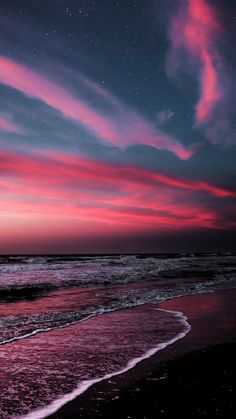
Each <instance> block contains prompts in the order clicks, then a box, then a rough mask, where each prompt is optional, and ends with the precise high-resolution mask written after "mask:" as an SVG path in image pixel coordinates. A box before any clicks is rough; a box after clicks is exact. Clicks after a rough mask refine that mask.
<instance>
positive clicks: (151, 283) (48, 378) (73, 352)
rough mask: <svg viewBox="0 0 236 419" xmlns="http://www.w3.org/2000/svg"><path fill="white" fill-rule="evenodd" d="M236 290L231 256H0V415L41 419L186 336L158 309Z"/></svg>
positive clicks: (184, 328)
mask: <svg viewBox="0 0 236 419" xmlns="http://www.w3.org/2000/svg"><path fill="white" fill-rule="evenodd" d="M234 287H236V254H233V253H224V254H190V253H182V254H155V255H154V254H150V255H138V254H137V255H63V256H62V255H55V256H52V255H50V256H49V255H48V256H45V255H41V256H0V358H1V362H0V390H1V400H0V418H4V419H7V418H28V419H29V418H34V419H39V418H44V417H47V416H48V415H49V414H51V413H53V412H55V411H57V410H58V409H59V408H60V407H61V406H62V405H63V404H65V403H66V402H68V401H69V400H72V399H73V398H75V397H76V396H78V395H79V394H81V393H82V392H84V391H86V389H87V388H88V387H89V386H91V385H92V384H93V383H96V382H98V381H101V380H102V379H104V378H111V377H112V376H114V375H117V374H119V373H120V372H122V371H127V370H128V369H130V368H132V367H134V366H135V365H136V364H137V363H138V362H140V361H141V360H143V359H145V358H148V357H150V356H151V355H153V354H155V353H156V352H158V351H159V350H164V349H165V347H167V346H169V345H171V344H172V343H174V342H175V341H176V340H178V339H182V338H183V337H184V336H185V335H186V334H187V333H188V332H189V331H190V329H191V325H190V324H189V323H188V319H187V318H186V316H185V315H184V313H182V312H179V311H178V312H177V311H170V310H160V309H159V308H158V303H160V302H162V301H165V300H168V299H171V298H174V297H179V296H184V295H191V294H198V293H206V292H214V291H216V290H221V289H227V288H234Z"/></svg>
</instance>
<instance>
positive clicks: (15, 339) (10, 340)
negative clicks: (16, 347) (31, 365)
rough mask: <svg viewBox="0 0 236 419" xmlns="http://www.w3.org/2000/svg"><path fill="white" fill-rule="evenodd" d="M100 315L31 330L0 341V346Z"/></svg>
mask: <svg viewBox="0 0 236 419" xmlns="http://www.w3.org/2000/svg"><path fill="white" fill-rule="evenodd" d="M100 314H103V312H101V313H100V312H99V313H94V314H90V315H89V316H87V317H84V318H83V319H80V320H74V321H73V322H69V323H65V324H62V325H60V326H56V327H45V328H40V329H36V330H33V331H32V332H30V333H26V334H25V335H21V336H15V337H14V338H11V339H6V340H2V341H0V345H6V344H7V343H11V342H15V341H17V340H21V339H27V338H30V337H32V336H34V335H37V334H38V333H44V332H50V331H51V330H56V329H65V327H68V326H72V325H73V324H76V323H83V322H84V321H85V320H88V319H90V318H91V317H95V316H99V315H100Z"/></svg>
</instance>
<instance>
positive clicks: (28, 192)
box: [0, 150, 236, 236]
mask: <svg viewBox="0 0 236 419" xmlns="http://www.w3.org/2000/svg"><path fill="white" fill-rule="evenodd" d="M52 173H53V176H52ZM0 174H1V178H0V192H1V193H0V196H1V198H0V214H1V217H0V220H1V221H0V228H1V231H2V228H3V229H4V225H3V226H2V223H3V224H4V222H5V221H4V220H8V221H7V223H8V225H14V224H15V223H16V224H17V225H21V221H20V220H22V223H23V221H24V220H27V223H28V225H29V226H30V227H29V228H30V229H31V230H32V235H33V231H34V230H35V229H36V230H37V228H38V227H37V226H38V225H40V226H41V225H42V226H43V225H44V222H45V223H46V224H45V225H50V223H53V225H55V228H56V230H57V229H59V230H60V229H61V225H67V224H68V223H70V224H71V223H74V231H75V230H76V228H81V225H82V226H83V228H84V229H85V231H90V230H91V228H92V226H94V229H95V230H96V229H97V228H100V227H99V226H101V225H103V226H104V228H106V229H107V228H111V226H112V228H114V229H116V230H117V231H118V232H119V233H122V232H127V229H128V230H129V231H132V232H134V231H139V232H140V231H142V229H143V230H144V231H145V232H147V231H150V232H151V231H155V230H157V231H158V230H163V229H176V230H180V231H181V230H183V229H188V228H210V229H214V228H218V229H219V228H230V227H232V221H230V220H227V219H224V215H223V214H222V210H221V209H220V208H221V206H220V202H221V200H222V199H226V198H231V199H232V198H235V197H236V193H235V192H234V191H230V190H227V189H224V188H220V187H217V186H214V185H211V184H209V183H207V182H202V181H190V180H185V179H180V178H175V177H173V176H167V175H166V174H163V173H158V172H155V171H152V170H147V169H142V168H138V167H135V166H128V165H119V164H110V163H104V162H97V161H92V160H89V159H82V158H80V157H75V156H72V155H63V154H58V153H47V154H46V153H44V155H42V154H41V155H40V153H38V154H37V156H36V155H23V154H18V153H14V152H9V151H5V150H0ZM203 194H204V195H209V196H213V197H214V207H213V206H212V205H210V206H209V207H208V204H206V203H203V202H204V201H203V200H202V196H203ZM198 198H199V199H198ZM9 219H11V220H12V224H11V222H10V221H9ZM23 224H24V223H23ZM23 224H22V225H23ZM86 229H87V230H86ZM72 230H73V229H72ZM93 233H94V231H93ZM65 234H66V227H65ZM91 234H92V233H91ZM52 236H53V234H52Z"/></svg>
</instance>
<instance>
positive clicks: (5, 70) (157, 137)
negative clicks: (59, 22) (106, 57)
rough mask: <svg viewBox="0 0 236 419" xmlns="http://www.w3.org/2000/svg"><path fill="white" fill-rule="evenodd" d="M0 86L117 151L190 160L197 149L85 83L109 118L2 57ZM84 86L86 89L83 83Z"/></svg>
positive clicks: (64, 90)
mask: <svg viewBox="0 0 236 419" xmlns="http://www.w3.org/2000/svg"><path fill="white" fill-rule="evenodd" d="M0 83H2V84H4V85H6V86H9V87H11V88H13V89H16V90H18V91H20V92H22V93H23V94H24V95H25V96H28V97H31V98H35V99H38V100H40V101H42V102H44V103H45V104H47V105H48V106H50V107H52V108H54V109H56V110H57V111H59V112H60V113H61V114H62V115H63V116H64V117H66V118H69V119H70V120H73V121H75V122H76V123H79V124H80V125H82V126H83V127H84V128H86V129H87V130H88V131H89V132H90V133H93V134H94V135H95V136H96V137H97V138H98V139H100V140H102V141H105V142H106V143H108V144H112V145H114V146H116V147H121V148H122V147H126V146H128V145H131V144H145V145H149V146H152V147H155V148H157V149H160V150H162V149H164V150H168V151H170V152H172V153H174V154H175V155H176V156H178V157H179V158H180V159H183V160H186V159H188V158H190V157H191V156H192V155H193V154H194V153H195V152H196V150H197V147H196V145H192V146H190V147H189V148H187V147H185V146H183V145H182V144H181V142H180V141H178V140H177V139H175V138H174V137H173V136H171V135H167V134H164V133H163V132H162V131H160V130H159V129H157V128H156V127H155V126H154V125H153V124H152V123H151V122H149V121H147V120H146V119H145V118H143V117H142V116H141V115H140V114H139V113H138V112H137V111H135V110H134V109H131V108H129V107H128V106H126V105H124V104H123V103H122V102H121V101H119V100H118V99H117V98H115V97H114V96H113V95H112V94H110V93H109V92H107V91H105V89H102V88H100V87H99V86H96V85H95V83H92V82H89V81H88V80H87V86H88V87H89V88H90V89H93V90H94V91H96V94H98V95H99V96H100V97H102V98H104V99H105V100H106V101H107V103H108V105H111V106H112V107H113V112H112V114H111V115H110V114H109V115H107V114H106V113H105V112H104V111H101V110H99V111H98V110H96V109H95V108H94V107H93V106H91V105H90V104H88V103H87V102H86V101H85V100H83V99H82V98H80V97H79V96H78V97H77V96H75V95H73V94H72V93H70V92H69V91H68V90H66V89H65V88H63V87H61V86H58V85H57V84H55V83H53V82H52V81H50V80H49V79H47V78H46V77H44V76H42V75H40V74H38V73H37V72H35V71H34V70H32V69H30V68H28V67H26V66H24V65H22V64H19V63H17V62H15V61H13V60H10V59H8V58H5V57H3V56H0ZM88 83H89V85H88ZM84 84H85V85H86V83H85V80H84ZM78 95H79V92H78Z"/></svg>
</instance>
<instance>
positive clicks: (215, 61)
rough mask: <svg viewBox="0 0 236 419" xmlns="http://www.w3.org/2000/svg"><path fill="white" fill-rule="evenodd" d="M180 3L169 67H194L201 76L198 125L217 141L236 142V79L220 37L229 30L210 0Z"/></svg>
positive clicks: (172, 28) (174, 18)
mask: <svg viewBox="0 0 236 419" xmlns="http://www.w3.org/2000/svg"><path fill="white" fill-rule="evenodd" d="M177 4H179V7H178V10H177V12H176V13H175V14H174V15H173V16H172V18H171V20H170V40H171V49H170V52H169V55H168V71H169V73H170V74H171V73H176V71H177V72H178V71H180V70H181V71H189V70H190V71H191V72H192V73H193V74H195V75H196V76H197V78H198V82H199V99H198V101H197V103H196V106H195V124H196V127H198V128H201V129H202V130H203V132H204V134H205V135H206V137H207V138H208V139H210V140H211V141H212V142H213V143H219V142H225V143H232V142H235V138H234V140H233V141H232V137H235V135H233V134H232V130H233V121H232V119H233V111H232V106H233V107H235V104H234V105H232V104H231V103H232V102H233V103H234V100H235V99H234V98H233V100H231V99H232V98H231V99H230V96H231V93H230V89H229V87H228V86H230V85H232V84H235V82H233V81H232V80H230V76H229V74H228V72H227V69H226V66H225V64H224V58H223V54H221V53H220V48H219V39H222V38H224V36H225V31H224V29H223V28H222V25H221V24H220V21H219V17H218V14H217V9H216V8H215V7H214V6H212V5H211V4H209V1H208V0H197V1H196V0H184V1H183V2H178V3H177ZM231 90H232V89H231ZM222 115H223V116H222ZM234 132H235V131H234Z"/></svg>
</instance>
